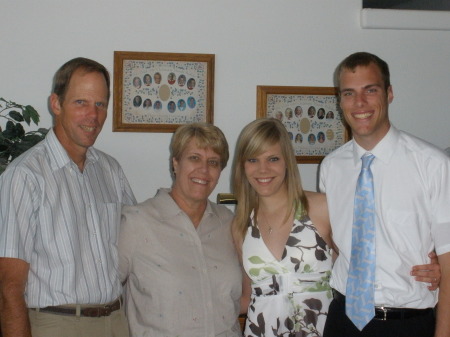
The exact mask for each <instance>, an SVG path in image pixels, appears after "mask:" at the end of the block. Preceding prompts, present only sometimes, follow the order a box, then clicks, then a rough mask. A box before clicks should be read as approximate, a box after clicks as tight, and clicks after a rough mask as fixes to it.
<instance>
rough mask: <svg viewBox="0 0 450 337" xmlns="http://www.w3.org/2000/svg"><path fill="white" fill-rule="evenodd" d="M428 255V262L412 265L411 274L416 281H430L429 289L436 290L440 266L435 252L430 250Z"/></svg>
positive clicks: (439, 277)
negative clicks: (429, 260)
mask: <svg viewBox="0 0 450 337" xmlns="http://www.w3.org/2000/svg"><path fill="white" fill-rule="evenodd" d="M428 256H429V257H430V259H431V262H430V264H422V265H417V266H413V267H412V269H411V276H414V277H415V280H416V281H419V282H427V283H430V285H429V286H428V289H429V290H436V289H437V288H438V287H439V282H440V281H441V266H440V265H439V262H438V258H437V255H436V253H435V252H431V253H430V254H428Z"/></svg>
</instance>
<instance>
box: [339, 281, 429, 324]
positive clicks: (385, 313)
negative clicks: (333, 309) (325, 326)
mask: <svg viewBox="0 0 450 337" xmlns="http://www.w3.org/2000/svg"><path fill="white" fill-rule="evenodd" d="M333 298H334V299H335V300H336V301H338V302H343V303H345V296H344V295H342V294H341V293H340V292H339V291H337V290H334V289H333ZM430 314H431V315H433V314H434V310H433V308H426V309H410V308H390V307H375V317H374V319H378V320H382V321H386V320H389V319H408V318H413V317H418V316H424V315H430Z"/></svg>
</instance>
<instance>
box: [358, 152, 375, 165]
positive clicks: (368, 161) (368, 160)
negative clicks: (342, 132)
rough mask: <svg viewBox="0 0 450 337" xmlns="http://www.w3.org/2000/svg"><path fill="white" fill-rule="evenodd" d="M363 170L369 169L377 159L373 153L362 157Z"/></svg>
mask: <svg viewBox="0 0 450 337" xmlns="http://www.w3.org/2000/svg"><path fill="white" fill-rule="evenodd" d="M361 159H362V168H368V167H369V166H370V164H372V161H373V160H374V159H375V156H374V155H373V154H372V153H366V154H365V155H364V156H362V158H361Z"/></svg>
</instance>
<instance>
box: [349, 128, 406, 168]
mask: <svg viewBox="0 0 450 337" xmlns="http://www.w3.org/2000/svg"><path fill="white" fill-rule="evenodd" d="M399 138H400V133H399V131H398V130H397V129H396V128H395V127H394V126H393V125H392V124H391V127H390V128H389V131H388V133H387V134H386V135H385V136H384V137H383V139H382V140H381V141H380V142H379V143H378V144H377V145H376V146H375V147H374V148H373V149H372V150H371V151H367V150H366V149H364V148H362V147H361V146H360V145H359V144H358V143H357V142H355V140H353V159H354V161H355V165H356V164H358V163H360V162H361V157H362V156H363V155H364V154H365V153H366V152H370V153H372V154H373V155H374V156H375V157H376V158H377V160H380V161H382V162H383V163H384V164H388V163H389V162H390V161H391V158H392V156H393V155H394V153H395V149H396V148H397V144H398V141H399Z"/></svg>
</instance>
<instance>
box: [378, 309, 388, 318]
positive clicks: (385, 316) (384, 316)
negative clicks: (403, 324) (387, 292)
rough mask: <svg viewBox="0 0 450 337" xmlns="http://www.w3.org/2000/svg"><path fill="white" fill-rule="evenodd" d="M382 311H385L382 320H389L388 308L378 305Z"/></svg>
mask: <svg viewBox="0 0 450 337" xmlns="http://www.w3.org/2000/svg"><path fill="white" fill-rule="evenodd" d="M378 308H379V309H380V310H381V311H382V312H383V318H382V319H381V320H382V321H385V320H387V308H385V307H378Z"/></svg>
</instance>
